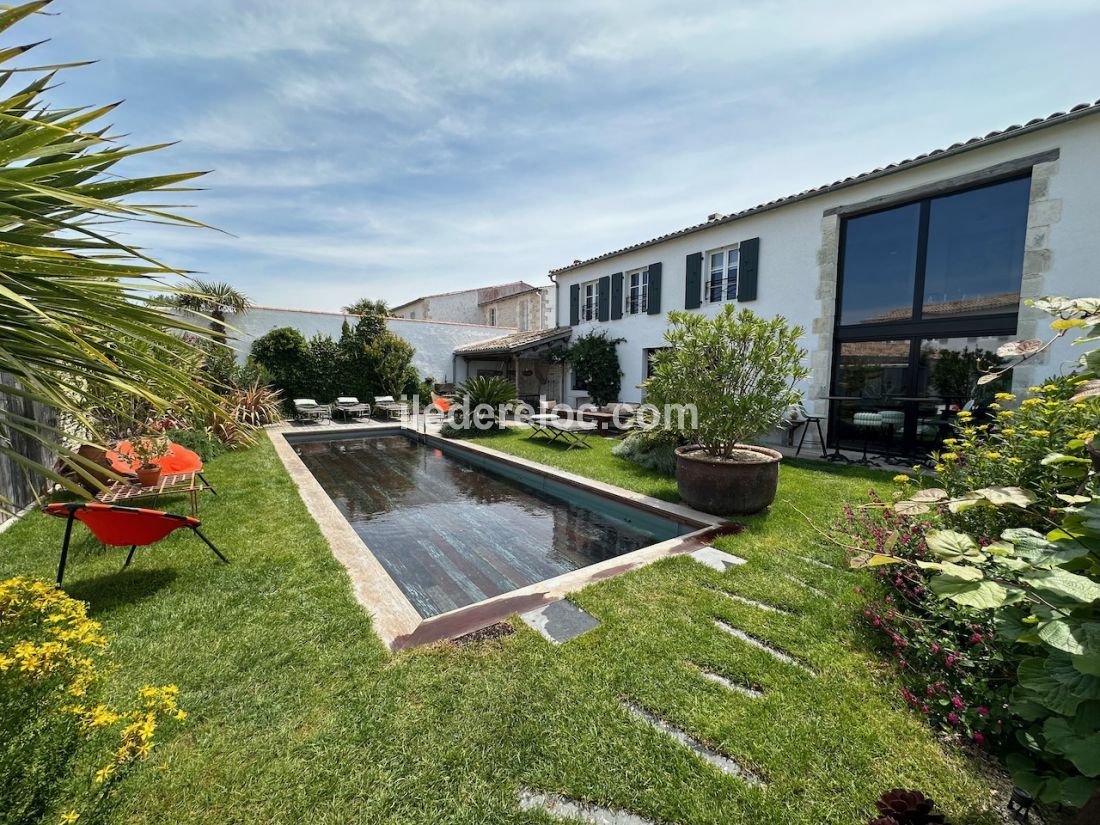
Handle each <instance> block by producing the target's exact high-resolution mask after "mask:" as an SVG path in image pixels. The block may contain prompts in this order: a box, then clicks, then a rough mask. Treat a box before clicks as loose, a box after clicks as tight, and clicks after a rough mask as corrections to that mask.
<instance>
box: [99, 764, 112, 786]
mask: <svg viewBox="0 0 1100 825" xmlns="http://www.w3.org/2000/svg"><path fill="white" fill-rule="evenodd" d="M114 772H115V766H114V765H104V766H103V767H102V768H100V769H99V770H98V771H96V772H95V781H96V784H97V785H98V784H102V783H103V782H106V781H107V780H108V779H109V778H110V776H111V774H113V773H114Z"/></svg>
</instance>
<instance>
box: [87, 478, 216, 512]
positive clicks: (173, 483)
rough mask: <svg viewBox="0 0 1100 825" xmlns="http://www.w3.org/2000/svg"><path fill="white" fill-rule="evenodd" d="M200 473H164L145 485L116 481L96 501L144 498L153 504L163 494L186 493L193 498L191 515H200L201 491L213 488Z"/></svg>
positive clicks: (122, 501) (121, 502) (125, 502)
mask: <svg viewBox="0 0 1100 825" xmlns="http://www.w3.org/2000/svg"><path fill="white" fill-rule="evenodd" d="M198 476H199V474H198V473H162V474H161V476H160V479H158V481H157V483H156V484H154V485H152V486H151V487H144V486H142V485H141V484H140V483H137V482H133V481H116V482H115V483H113V484H112V485H111V486H110V487H108V488H107V489H106V490H104V491H102V492H100V493H97V494H96V497H95V498H96V501H99V502H102V503H103V504H121V505H123V506H127V505H129V504H130V502H136V501H140V500H142V499H152V500H153V504H154V505H155V504H156V503H157V500H158V499H159V498H160V497H161V496H170V495H184V494H186V495H187V496H189V497H190V499H191V515H192V516H194V517H196V518H197V517H198V515H199V493H201V492H202V491H203V490H209V489H211V487H210V485H209V484H207V483H206V482H205V481H203V480H202V479H201V478H199V477H198Z"/></svg>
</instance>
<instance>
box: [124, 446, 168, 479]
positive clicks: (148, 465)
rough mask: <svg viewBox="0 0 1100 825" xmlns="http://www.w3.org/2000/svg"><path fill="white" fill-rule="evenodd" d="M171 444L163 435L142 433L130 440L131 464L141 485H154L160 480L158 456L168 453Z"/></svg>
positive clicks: (162, 456)
mask: <svg viewBox="0 0 1100 825" xmlns="http://www.w3.org/2000/svg"><path fill="white" fill-rule="evenodd" d="M170 449H171V445H170V444H169V441H168V439H167V438H165V437H164V436H163V435H144V436H141V437H140V438H135V439H134V440H133V441H131V442H130V454H131V455H132V456H133V458H132V459H131V462H130V464H131V466H133V467H135V470H134V472H135V473H136V474H137V477H138V482H139V483H140V484H141V486H142V487H154V486H156V484H157V482H158V481H160V465H159V464H157V463H156V460H157V459H158V458H164V457H165V456H166V455H168V452H169V450H170Z"/></svg>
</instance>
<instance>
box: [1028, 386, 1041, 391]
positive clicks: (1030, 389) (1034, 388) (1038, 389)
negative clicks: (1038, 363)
mask: <svg viewBox="0 0 1100 825" xmlns="http://www.w3.org/2000/svg"><path fill="white" fill-rule="evenodd" d="M1027 391H1028V392H1042V391H1043V388H1042V387H1028V388H1027Z"/></svg>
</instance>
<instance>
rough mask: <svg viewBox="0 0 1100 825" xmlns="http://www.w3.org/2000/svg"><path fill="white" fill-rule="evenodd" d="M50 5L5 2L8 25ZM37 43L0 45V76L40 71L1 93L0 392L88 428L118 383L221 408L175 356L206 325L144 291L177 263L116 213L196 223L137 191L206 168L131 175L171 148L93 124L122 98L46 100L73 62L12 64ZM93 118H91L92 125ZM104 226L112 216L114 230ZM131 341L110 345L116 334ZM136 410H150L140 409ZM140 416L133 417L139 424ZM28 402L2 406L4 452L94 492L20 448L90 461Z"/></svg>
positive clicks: (148, 398) (77, 465) (158, 284)
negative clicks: (186, 337) (132, 168)
mask: <svg viewBox="0 0 1100 825" xmlns="http://www.w3.org/2000/svg"><path fill="white" fill-rule="evenodd" d="M47 5H48V2H45V1H44V0H43V1H42V2H32V3H24V4H22V5H17V6H14V7H11V8H7V9H5V10H4V11H3V12H2V13H0V32H7V31H9V30H10V29H11V27H12V26H14V25H16V24H17V23H18V22H19V21H21V20H23V19H24V18H26V17H27V16H29V15H31V14H34V13H36V12H38V11H41V10H42V9H44V8H45V7H46V6H47ZM34 45H35V44H28V45H19V44H16V45H14V46H12V47H5V48H3V49H0V63H3V64H4V68H5V71H3V72H0V85H5V86H9V87H12V86H13V84H17V83H18V81H20V80H21V79H22V78H25V77H27V74H26V73H25V72H26V71H31V72H34V71H36V70H39V69H40V70H41V72H40V73H39V74H38V76H36V77H34V79H32V80H30V81H29V82H25V83H23V84H19V85H15V86H14V87H13V88H8V89H7V90H6V91H5V93H4V94H3V95H0V98H2V99H3V101H2V103H0V121H2V123H3V127H2V129H0V174H2V175H3V178H4V185H3V191H2V192H0V211H2V212H3V214H4V216H5V217H4V223H3V231H2V239H0V240H2V245H0V271H2V272H3V273H4V289H3V290H2V291H0V318H3V319H4V322H3V324H0V372H4V373H7V374H9V375H11V376H12V377H13V378H14V379H15V382H16V383H15V384H11V383H8V382H4V383H0V393H3V394H5V395H6V396H8V397H9V398H12V399H30V400H33V401H37V402H40V403H42V404H44V405H47V406H49V407H52V408H53V409H55V410H57V411H58V412H59V413H61V414H62V415H63V416H64V417H65V418H67V419H69V420H71V421H72V422H74V423H75V426H76V427H77V428H78V429H80V430H83V431H85V432H86V433H88V434H90V436H91V437H92V438H93V439H96V440H105V433H104V432H103V427H102V426H101V425H100V423H99V422H98V421H97V420H96V419H95V418H94V416H93V415H91V414H89V412H88V410H89V407H90V406H91V405H92V404H93V403H94V402H95V401H96V400H97V399H98V398H100V397H102V396H104V395H106V394H108V393H114V392H118V393H121V394H125V395H128V396H130V397H133V398H136V399H140V400H141V402H143V404H147V405H148V406H150V407H152V408H155V409H165V408H167V407H168V406H169V405H170V404H171V402H172V401H173V399H175V398H177V397H183V398H187V399H189V401H190V403H192V404H194V405H203V406H205V407H207V408H208V409H211V410H213V409H214V404H215V399H214V397H213V395H212V394H211V393H210V392H209V391H208V390H207V389H206V388H204V387H202V386H200V385H197V384H196V383H195V382H194V380H193V373H192V372H191V371H190V370H189V368H188V366H187V365H186V364H181V363H180V360H179V359H178V358H176V357H174V356H175V355H176V354H178V353H179V351H180V350H181V348H182V349H188V347H187V345H186V344H184V343H181V341H180V339H179V337H178V335H177V334H176V333H179V332H191V333H193V334H197V335H200V336H205V335H206V334H207V332H206V330H204V329H203V328H202V327H199V326H196V325H194V324H192V323H189V322H187V321H185V320H182V319H180V318H178V317H175V316H173V315H172V313H170V312H169V311H168V310H167V309H166V308H165V307H163V306H161V305H158V304H156V303H155V302H152V301H150V300H149V295H150V293H161V294H168V295H171V294H176V293H177V292H178V290H177V289H175V288H170V287H166V286H165V278H170V277H172V276H178V275H179V274H180V272H179V270H177V269H174V268H173V267H171V266H168V265H166V264H163V263H160V262H158V261H156V260H153V259H152V258H150V257H149V256H148V255H146V254H145V253H143V252H141V251H139V250H137V249H135V248H134V247H132V246H129V245H127V244H126V243H125V242H124V241H123V238H124V237H125V235H124V233H122V232H120V231H118V230H119V226H118V224H119V222H125V221H128V220H135V219H136V220H152V221H154V222H159V223H168V224H175V225H187V226H192V227H201V226H203V224H201V223H199V222H198V221H195V220H191V219H188V218H184V217H180V216H177V215H173V214H170V213H167V212H165V211H163V210H162V209H159V208H156V207H153V206H145V205H140V204H138V203H135V202H133V201H132V200H131V196H132V195H134V194H137V193H141V192H165V193H167V192H173V193H175V192H179V191H185V190H184V189H183V188H182V187H181V185H182V184H186V183H187V182H189V181H191V180H192V179H194V178H196V177H198V176H199V175H201V174H202V173H199V172H184V173H179V174H164V175H152V176H149V177H141V178H128V177H125V176H124V175H121V174H119V171H118V169H117V168H116V167H117V165H118V164H119V163H120V162H121V161H124V160H125V159H127V158H130V157H133V156H135V155H139V154H144V153H149V152H153V151H157V150H159V149H162V148H164V146H166V145H167V144H159V145H153V146H126V145H125V144H124V143H122V142H121V141H120V140H119V136H118V135H115V134H112V133H111V130H110V127H109V126H101V125H98V124H95V122H96V121H99V120H101V119H102V118H104V117H106V116H107V115H109V114H110V113H111V112H112V111H113V110H114V109H115V107H116V106H117V104H113V105H109V106H103V107H98V108H90V107H78V108H68V107H58V106H56V105H52V104H51V103H50V102H49V101H48V100H46V99H45V98H44V95H45V93H46V92H47V91H48V90H49V89H51V88H53V87H54V86H55V85H56V80H55V76H56V74H57V72H58V71H62V70H65V69H68V68H71V67H72V66H73V65H74V64H68V65H60V66H41V67H36V69H26V70H25V69H22V68H20V67H17V66H12V65H11V64H12V63H13V61H17V60H19V59H20V58H21V57H22V56H23V55H25V54H26V53H27V52H28V51H30V50H31V49H33V48H34ZM93 124H95V125H93ZM102 224H113V225H112V226H111V230H112V231H110V232H106V231H103V229H102V226H101V225H102ZM118 341H127V342H132V343H133V346H115V342H118ZM139 412H141V413H144V412H145V410H140V411H139ZM133 423H137V422H133ZM68 432H69V429H68V428H50V427H48V426H43V425H41V423H40V422H36V421H35V420H34V419H33V418H32V417H30V416H27V415H25V414H24V411H23V405H22V404H18V403H17V404H10V405H7V404H5V405H0V455H4V456H6V457H7V458H8V459H10V460H11V461H13V462H15V463H16V464H19V465H21V466H23V467H26V468H27V469H29V470H31V471H32V472H34V473H35V474H37V475H40V476H43V477H45V478H48V479H51V480H52V481H55V482H58V483H60V484H63V485H64V486H66V487H68V488H69V489H71V490H73V491H74V492H77V493H79V494H81V495H86V494H87V493H86V491H84V490H83V489H82V488H81V487H80V486H79V485H78V484H76V483H75V482H74V481H72V480H70V479H68V478H65V477H64V476H63V474H62V473H60V472H57V471H55V470H53V469H52V468H51V467H47V466H44V465H42V464H41V463H38V462H35V461H33V460H30V459H28V458H26V457H25V456H23V455H22V454H21V453H20V452H19V450H18V449H17V448H16V447H15V446H13V439H12V437H13V436H17V437H16V438H15V439H14V440H15V442H18V441H20V438H19V437H26V438H28V439H33V440H35V441H38V442H40V443H45V444H46V445H47V446H49V448H50V449H51V450H53V451H54V452H56V453H58V454H59V455H60V458H61V461H62V462H63V463H64V464H65V465H67V466H69V467H70V468H72V469H74V470H76V472H78V473H79V472H80V471H81V467H82V462H81V461H80V460H79V458H78V457H77V455H76V451H75V449H73V448H72V445H70V444H68V443H67V441H66V438H65V436H66V435H67V434H68Z"/></svg>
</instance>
